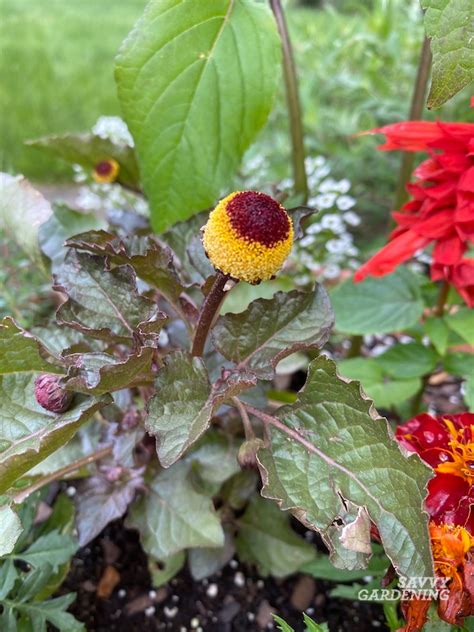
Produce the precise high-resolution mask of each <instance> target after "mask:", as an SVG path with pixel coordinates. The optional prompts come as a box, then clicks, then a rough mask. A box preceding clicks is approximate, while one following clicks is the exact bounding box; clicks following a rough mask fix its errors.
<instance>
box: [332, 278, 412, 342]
mask: <svg viewBox="0 0 474 632" xmlns="http://www.w3.org/2000/svg"><path fill="white" fill-rule="evenodd" d="M331 303H332V306H333V309H334V312H335V314H336V329H337V330H338V331H340V332H343V333H346V334H352V335H363V334H383V333H389V332H390V333H391V332H393V331H401V330H402V329H406V328H407V327H410V326H411V325H414V324H415V323H416V322H417V321H418V319H419V318H420V317H421V315H422V314H423V308H424V305H423V300H422V297H421V290H420V281H419V279H418V277H417V276H416V275H415V274H414V273H413V272H410V271H409V270H407V269H406V268H399V269H398V270H397V271H396V272H394V273H393V274H389V275H387V276H384V277H382V278H371V277H370V278H368V279H366V280H365V281H363V282H362V283H354V282H353V281H352V279H349V280H347V281H345V282H344V283H341V284H340V285H338V286H337V287H336V289H335V290H334V291H333V292H331Z"/></svg>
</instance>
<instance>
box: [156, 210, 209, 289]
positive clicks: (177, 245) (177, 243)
mask: <svg viewBox="0 0 474 632" xmlns="http://www.w3.org/2000/svg"><path fill="white" fill-rule="evenodd" d="M208 216H209V211H203V212H202V213H198V214H197V215H193V216H192V217H190V218H189V219H187V220H185V221H183V222H178V223H177V224H174V225H173V227H172V228H171V229H170V230H168V231H166V232H165V233H163V235H162V238H163V241H164V242H165V243H167V244H168V245H169V247H170V248H171V249H172V250H173V253H174V255H175V260H177V263H178V264H179V266H180V274H181V276H182V277H183V278H184V279H185V280H186V281H187V282H188V283H196V284H199V285H200V284H201V283H202V281H203V278H202V274H201V273H200V272H199V271H198V270H196V268H195V266H194V264H193V263H192V262H191V258H190V252H189V244H190V243H191V241H192V240H193V239H194V238H195V237H197V236H199V235H200V230H201V228H202V227H203V226H204V224H205V223H206V221H207V218H208Z"/></svg>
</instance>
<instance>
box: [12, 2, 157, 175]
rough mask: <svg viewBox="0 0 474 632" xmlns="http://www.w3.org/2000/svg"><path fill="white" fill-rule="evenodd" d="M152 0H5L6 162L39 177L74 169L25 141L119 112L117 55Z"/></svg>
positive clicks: (79, 127)
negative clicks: (116, 74)
mask: <svg viewBox="0 0 474 632" xmlns="http://www.w3.org/2000/svg"><path fill="white" fill-rule="evenodd" d="M145 4H146V0H0V15H1V19H0V42H1V53H0V75H1V77H2V81H1V82H0V120H1V124H0V126H1V135H0V136H1V140H0V162H1V164H0V168H1V169H2V170H4V171H5V170H6V171H11V172H16V173H24V174H25V175H27V176H28V177H30V178H32V179H34V180H46V181H48V180H49V181H51V180H54V179H55V178H56V177H57V176H65V175H66V174H69V173H70V169H69V168H68V167H67V166H65V165H64V163H62V162H59V161H54V160H53V159H49V158H47V157H45V156H44V155H43V154H42V153H40V152H38V151H37V150H34V149H31V148H28V147H25V146H24V145H23V141H24V140H27V139H29V138H35V137H38V136H41V135H43V134H50V133H56V132H57V133H59V132H66V131H73V130H74V131H83V130H85V129H88V128H90V127H91V125H92V124H93V123H94V122H95V121H96V120H97V118H98V117H99V116H100V115H101V114H119V113H120V110H119V105H118V101H117V97H116V91H115V84H114V79H113V58H114V55H115V53H116V52H117V50H118V47H119V46H120V43H121V42H122V40H123V39H124V37H125V36H126V35H127V33H128V32H129V30H130V29H131V27H132V26H133V24H134V22H135V21H136V19H137V18H138V17H139V16H140V14H141V12H142V10H143V7H144V6H145Z"/></svg>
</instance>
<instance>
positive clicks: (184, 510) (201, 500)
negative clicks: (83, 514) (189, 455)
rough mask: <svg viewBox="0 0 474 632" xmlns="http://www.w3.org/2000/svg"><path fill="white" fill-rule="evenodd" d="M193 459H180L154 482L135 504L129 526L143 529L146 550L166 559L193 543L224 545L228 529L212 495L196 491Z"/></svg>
mask: <svg viewBox="0 0 474 632" xmlns="http://www.w3.org/2000/svg"><path fill="white" fill-rule="evenodd" d="M189 467H190V464H189V463H184V462H180V463H176V464H175V465H173V467H171V468H169V469H168V470H162V471H161V472H160V473H159V474H157V475H156V476H155V477H154V478H153V480H152V481H151V482H150V489H149V492H148V494H147V495H146V496H144V497H143V498H141V499H140V500H139V501H138V502H136V503H135V504H134V505H132V508H131V510H130V511H129V515H128V518H127V523H126V525H127V527H129V528H133V529H137V530H138V531H140V533H141V541H142V545H143V547H144V549H145V551H146V552H147V553H148V554H149V555H152V556H153V557H155V558H156V559H158V560H160V559H166V558H167V557H169V556H171V555H175V554H176V553H178V552H179V551H183V550H184V549H188V548H193V547H221V546H223V544H224V532H223V530H222V527H221V523H220V520H219V517H218V515H217V513H216V511H215V509H214V506H213V504H212V501H211V499H210V498H209V497H207V496H204V495H203V494H200V493H198V492H196V491H195V489H194V487H193V486H192V484H191V482H190V480H189V477H188V472H189Z"/></svg>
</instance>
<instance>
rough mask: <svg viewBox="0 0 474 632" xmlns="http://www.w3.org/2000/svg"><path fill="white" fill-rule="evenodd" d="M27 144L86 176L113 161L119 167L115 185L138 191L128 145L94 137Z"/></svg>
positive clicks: (60, 137) (57, 138) (64, 137)
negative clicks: (81, 169)
mask: <svg viewBox="0 0 474 632" xmlns="http://www.w3.org/2000/svg"><path fill="white" fill-rule="evenodd" d="M27 144H28V145H30V146H31V147H36V148H37V149H41V150H44V151H46V152H48V153H51V154H54V155H56V156H59V157H60V158H62V159H63V160H65V161H66V162H70V163H71V164H77V165H81V167H83V168H84V169H85V170H86V171H90V172H92V171H93V170H94V167H95V166H96V165H97V164H98V163H99V162H102V161H104V160H109V159H110V158H113V159H114V160H116V161H117V162H118V163H119V165H120V171H119V172H118V175H117V182H118V183H119V184H123V185H124V186H126V187H128V188H130V189H133V190H139V189H140V178H139V173H138V165H137V161H136V158H135V152H134V150H133V148H132V147H129V146H128V145H125V144H121V143H114V142H113V141H112V140H110V139H109V138H102V137H100V136H95V135H94V134H71V133H69V134H61V135H53V136H43V137H42V138H38V139H35V140H30V141H27Z"/></svg>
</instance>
